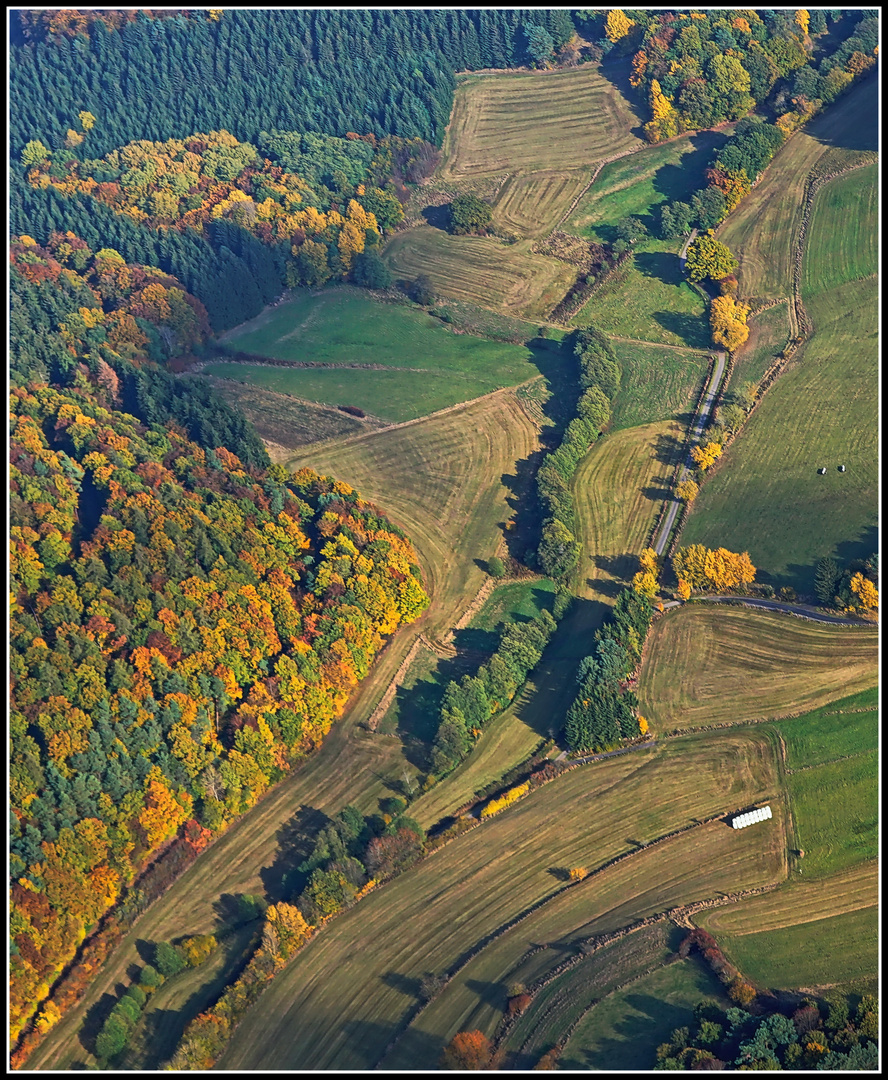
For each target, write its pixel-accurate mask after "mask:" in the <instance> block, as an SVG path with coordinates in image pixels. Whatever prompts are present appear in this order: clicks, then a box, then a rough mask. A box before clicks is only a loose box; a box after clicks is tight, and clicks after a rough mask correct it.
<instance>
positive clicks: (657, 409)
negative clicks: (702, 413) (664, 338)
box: [611, 341, 707, 431]
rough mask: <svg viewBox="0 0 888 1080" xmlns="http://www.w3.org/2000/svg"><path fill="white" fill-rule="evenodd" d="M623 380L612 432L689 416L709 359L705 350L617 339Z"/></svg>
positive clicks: (618, 394)
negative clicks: (673, 347) (703, 351)
mask: <svg viewBox="0 0 888 1080" xmlns="http://www.w3.org/2000/svg"><path fill="white" fill-rule="evenodd" d="M613 348H614V352H615V353H616V354H617V358H618V359H619V361H620V367H621V368H622V379H621V381H620V389H619V392H618V393H617V396H616V397H615V398H614V400H613V402H612V404H611V431H618V430H620V429H621V428H629V427H635V426H636V425H640V424H651V423H654V422H655V421H657V420H670V419H672V418H673V417H679V418H682V417H686V416H687V415H688V414H689V413H690V411H691V410H692V409H693V408H694V406H695V405H696V403H697V398H698V396H699V393H700V390H701V388H702V386H703V380H704V379H705V378H706V371H707V359H706V354H705V353H702V352H690V351H688V350H684V349H665V348H663V347H662V346H657V345H644V344H636V343H634V342H631V341H615V342H614V343H613Z"/></svg>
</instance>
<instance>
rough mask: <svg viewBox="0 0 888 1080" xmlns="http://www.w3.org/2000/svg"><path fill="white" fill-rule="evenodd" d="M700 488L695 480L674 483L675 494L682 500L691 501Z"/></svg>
mask: <svg viewBox="0 0 888 1080" xmlns="http://www.w3.org/2000/svg"><path fill="white" fill-rule="evenodd" d="M699 491H700V488H699V487H698V485H697V482H696V481H695V480H682V481H681V482H680V483H678V484H676V485H675V494H676V495H677V496H678V497H679V499H681V500H682V502H686V503H692V502H693V501H694V499H696V498H697V494H698V493H699Z"/></svg>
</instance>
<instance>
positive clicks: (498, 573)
mask: <svg viewBox="0 0 888 1080" xmlns="http://www.w3.org/2000/svg"><path fill="white" fill-rule="evenodd" d="M487 573H488V574H490V576H491V577H492V578H501V577H504V576H505V573H506V568H505V566H504V565H503V560H502V559H501V558H500V557H499V556H498V555H492V556H491V557H490V558H489V559H488V560H487Z"/></svg>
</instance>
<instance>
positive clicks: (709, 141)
mask: <svg viewBox="0 0 888 1080" xmlns="http://www.w3.org/2000/svg"><path fill="white" fill-rule="evenodd" d="M727 138H728V132H727V131H724V130H722V131H701V132H698V133H697V134H694V135H688V136H686V137H684V138H681V139H672V140H670V141H669V142H667V143H661V144H660V145H659V146H649V147H644V148H641V149H639V150H638V151H637V152H636V153H633V154H630V155H628V156H627V157H623V158H619V159H618V160H617V161H611V162H609V163H608V164H607V165H605V166H604V168H603V169H602V170H601V172H600V173H599V174H598V176H597V177H596V178H595V183H594V184H593V185H592V186H591V187H590V188H589V190H588V191H587V192H586V193H585V194H584V195H583V196H582V198H581V199H580V201H579V203H578V204H577V206H576V209H575V210H573V211H572V213H570V214H569V215H568V217H567V220H566V221H565V223H564V226H563V227H564V229H565V230H566V231H567V232H572V233H576V234H577V235H578V236H584V237H588V238H589V239H590V240H595V241H596V242H597V243H600V244H604V243H609V242H611V241H613V239H614V233H613V230H614V226H616V224H617V223H618V222H619V221H620V220H621V219H622V218H625V217H629V216H630V215H633V216H635V217H639V218H641V220H642V222H643V223H644V224H645V226H646V227H647V229H648V231H649V232H651V233H652V234H653V235H655V236H659V224H660V222H659V217H660V215H659V212H658V211H657V210H656V208H657V207H658V206H659V205H661V204H662V203H665V202H676V201H680V202H686V203H689V202H690V201H691V196H692V195H693V194H694V193H695V192H696V191H697V190H699V188H700V187H701V186H702V185H703V182H704V181H703V171H704V170H705V169H706V167H707V166H708V165H709V162H710V159H711V158H712V155H713V153H714V152H715V150H716V149H718V148H719V147H721V146H722V145H724V143H725V142H726V141H727Z"/></svg>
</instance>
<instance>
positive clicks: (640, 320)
mask: <svg viewBox="0 0 888 1080" xmlns="http://www.w3.org/2000/svg"><path fill="white" fill-rule="evenodd" d="M680 248H681V244H680V243H679V241H677V240H644V241H640V242H639V243H637V244H636V245H635V247H634V248H633V255H632V258H631V259H629V260H627V262H626V263H624V264H623V266H622V267H620V269H619V270H617V271H615V273H614V275H613V276H612V277H611V278H609V279H608V281H607V282H605V284H604V285H602V287H601V288H600V289H599V290H598V292H596V293H594V294H593V295H592V297H591V298H590V299H589V300H588V301H587V302H586V304H585V305H584V306H583V307H582V308H581V310H580V311H579V313H578V314H577V316H576V317H575V318H574V319H573V325H575V326H588V325H589V324H590V323H593V324H594V325H595V326H596V327H597V328H598V329H599V330H602V331H604V333H606V334H610V335H612V336H614V337H618V338H620V337H622V338H631V339H635V340H639V341H649V342H651V343H653V344H655V345H677V346H679V347H683V348H689V349H706V348H709V346H710V344H711V341H710V337H709V319H708V317H707V314H706V303H705V302H704V300H703V297H702V296H701V295H700V294H699V293H698V292H696V290H694V289H693V288H691V286H690V285H689V284H688V283H687V281H685V278H684V275H683V274H682V272H681V268H680V266H679V260H678V252H679V250H680Z"/></svg>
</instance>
